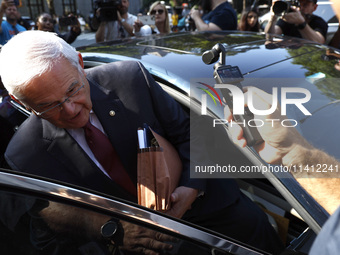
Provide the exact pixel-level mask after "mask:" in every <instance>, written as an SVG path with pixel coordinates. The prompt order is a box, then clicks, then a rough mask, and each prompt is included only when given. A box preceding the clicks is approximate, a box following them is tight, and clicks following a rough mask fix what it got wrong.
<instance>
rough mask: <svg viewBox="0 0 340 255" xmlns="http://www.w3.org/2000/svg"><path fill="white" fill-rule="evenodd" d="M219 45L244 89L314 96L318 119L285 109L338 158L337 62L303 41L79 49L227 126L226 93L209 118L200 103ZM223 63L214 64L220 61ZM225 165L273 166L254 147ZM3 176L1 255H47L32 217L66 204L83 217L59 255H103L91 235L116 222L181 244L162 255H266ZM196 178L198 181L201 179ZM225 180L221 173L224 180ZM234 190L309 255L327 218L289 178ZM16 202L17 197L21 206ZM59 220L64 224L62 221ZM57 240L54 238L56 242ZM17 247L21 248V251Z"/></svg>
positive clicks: (204, 36)
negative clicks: (130, 66)
mask: <svg viewBox="0 0 340 255" xmlns="http://www.w3.org/2000/svg"><path fill="white" fill-rule="evenodd" d="M217 44H218V45H220V47H223V49H224V51H225V58H223V60H224V61H225V63H224V64H225V65H229V66H230V67H237V68H238V69H239V70H240V73H241V75H242V81H241V80H239V82H241V83H242V85H243V86H246V85H252V86H256V87H259V88H261V89H263V90H264V91H266V92H268V93H273V88H274V87H275V88H277V89H278V91H279V92H280V91H281V92H282V91H283V88H294V87H299V88H303V89H305V91H306V90H307V91H309V92H310V95H311V99H310V100H309V101H308V102H307V103H305V104H304V106H305V108H306V109H308V110H309V111H310V112H311V115H304V114H303V112H301V111H299V109H297V108H296V107H294V106H292V107H287V119H288V118H289V119H293V120H295V121H296V123H297V127H296V128H298V130H299V132H300V133H301V134H302V135H303V136H304V137H305V138H306V139H307V140H308V141H309V142H310V143H312V144H313V145H314V146H315V147H318V148H322V149H323V150H324V151H326V152H327V153H329V154H331V155H333V156H334V157H336V158H338V159H339V158H340V155H339V153H340V151H339V150H337V149H336V148H337V147H338V145H337V141H338V140H339V139H338V136H339V132H337V130H338V127H339V124H340V123H339V118H338V117H337V114H338V106H339V104H338V99H339V98H340V94H339V93H340V90H339V89H338V85H337V84H338V80H337V79H338V78H339V77H340V72H339V71H338V70H337V65H338V58H337V57H338V53H337V52H336V51H335V50H334V49H332V48H329V47H327V46H324V45H320V44H316V43H311V42H310V41H305V40H300V39H296V38H289V37H287V38H286V37H280V36H268V35H265V34H262V33H241V32H228V31H225V32H218V33H216V32H215V33H213V32H205V33H178V34H170V35H168V36H152V37H145V38H137V39H134V38H131V39H125V40H123V41H113V42H107V43H103V44H94V45H90V46H87V47H81V48H79V49H78V50H79V51H80V52H81V54H82V56H83V59H84V64H85V68H92V67H94V66H98V65H102V64H106V63H110V62H115V61H124V60H135V61H140V62H141V63H142V64H143V65H144V66H145V67H146V69H147V70H148V71H149V72H150V73H151V74H152V75H153V77H154V78H155V80H156V81H157V82H158V83H159V84H160V85H161V86H162V88H163V89H164V90H165V91H166V92H167V93H169V94H170V95H171V96H172V97H173V98H174V99H175V100H176V101H177V102H178V103H180V104H181V105H182V106H183V108H184V109H185V110H186V111H188V113H190V114H195V115H200V114H206V115H210V116H211V117H213V118H215V119H220V120H221V119H222V120H223V118H224V117H225V116H224V106H223V105H225V103H224V102H222V101H221V105H220V104H219V98H223V93H222V92H223V91H222V92H221V91H220V90H217V94H215V95H214V94H213V93H212V92H211V91H210V92H211V94H212V97H209V96H208V97H207V99H206V103H207V109H206V112H205V113H203V112H202V110H204V109H203V107H202V104H201V101H202V98H204V97H203V96H202V95H204V93H205V92H204V91H203V90H202V87H204V88H206V87H205V86H200V84H201V83H204V84H206V85H209V86H211V87H214V86H215V83H216V81H215V80H214V79H213V71H214V68H213V64H211V65H207V64H205V63H204V62H203V61H202V54H203V53H204V52H206V51H208V50H211V49H212V47H214V46H216V45H217ZM220 56H221V55H218V57H220ZM218 57H217V58H215V59H214V61H212V62H217V61H221V59H220V60H219V59H218ZM293 97H294V98H299V97H301V95H296V94H294V95H293ZM214 101H215V102H214ZM217 102H218V103H217ZM16 107H18V108H20V106H16ZM27 114H29V113H27ZM227 127H228V125H223V128H224V132H225V134H228V128H227ZM330 134H331V135H330ZM223 139H225V140H222V142H225V143H226V144H230V146H233V145H232V144H231V143H230V141H228V136H227V135H226V136H225V138H223ZM228 146H229V145H228ZM226 157H227V158H230V159H234V160H235V161H233V162H234V163H235V164H236V165H238V166H242V165H245V164H246V162H247V164H250V165H251V166H258V167H260V166H265V165H267V164H266V163H265V162H264V161H263V160H262V159H261V158H260V157H259V156H258V155H257V154H256V153H255V151H254V150H253V149H252V148H251V147H246V148H244V149H240V148H237V147H234V146H233V147H232V148H231V149H230V150H228V154H227V155H226ZM0 176H1V177H0V194H1V196H2V200H1V201H3V202H2V203H1V212H2V216H1V228H2V229H3V230H2V231H1V233H2V238H1V241H0V250H1V251H2V254H40V253H39V252H40V251H41V250H42V248H45V249H46V247H44V245H45V244H44V243H37V242H36V240H32V239H30V237H31V232H30V231H32V224H38V226H41V227H46V226H44V225H43V224H44V222H41V221H39V219H37V218H35V216H36V214H35V211H34V210H33V211H32V208H35V206H36V205H38V206H41V207H40V208H44V206H46V204H48V203H52V202H56V203H57V204H59V205H61V206H62V207H63V208H64V210H65V211H67V210H77V211H78V212H79V213H78V215H79V218H78V219H74V221H73V222H72V223H73V224H72V226H70V228H71V230H72V231H71V230H70V231H69V232H65V233H61V234H59V233H58V234H59V235H60V236H58V237H60V238H59V239H58V240H60V242H63V244H67V243H68V242H70V246H67V245H63V246H62V247H63V248H65V247H67V248H68V249H66V250H60V251H59V253H57V254H106V253H105V252H107V250H105V249H106V248H105V245H104V246H103V245H102V244H101V243H99V244H98V242H97V240H95V239H93V238H91V233H90V232H89V231H88V228H86V227H85V226H88V225H90V224H91V223H92V222H95V220H96V219H97V218H98V217H107V218H110V217H116V218H119V219H121V220H122V221H126V222H129V223H131V224H134V225H138V226H142V227H144V228H146V229H150V230H152V231H155V232H159V233H162V234H166V235H167V236H171V237H174V238H175V239H173V240H176V241H172V244H173V245H174V247H175V248H174V249H173V250H172V251H160V253H161V254H184V253H186V254H266V253H265V252H263V251H259V250H257V249H255V248H253V247H250V246H249V245H247V244H242V243H240V242H238V241H237V240H232V239H230V238H229V237H226V236H222V235H220V234H218V233H214V232H212V231H209V230H207V229H203V228H201V227H198V226H195V225H192V224H190V223H188V222H184V221H181V220H178V219H173V218H171V217H168V216H166V215H165V214H162V213H159V212H156V211H153V210H150V209H147V208H144V207H141V206H139V205H137V204H133V203H131V202H127V201H123V200H120V199H119V198H114V197H109V196H107V195H105V194H98V193H97V192H94V191H91V190H84V189H83V188H82V187H75V186H72V185H70V184H66V183H59V182H57V181H54V180H46V179H41V178H39V177H36V176H27V175H24V174H21V173H16V172H12V171H11V170H9V169H3V170H2V171H1V172H0ZM192 177H193V178H195V173H192ZM203 177H204V178H210V177H211V176H209V175H204V176H203ZM225 177H226V176H223V174H222V175H219V176H217V178H225ZM254 177H256V178H254ZM214 178H216V176H215V177H214ZM237 181H238V184H239V186H240V188H241V190H242V192H244V193H245V194H246V195H248V196H249V197H250V198H251V199H252V200H253V201H255V202H257V203H258V204H260V205H261V206H262V207H263V208H264V210H265V211H266V212H267V214H268V217H269V219H270V222H271V223H272V225H273V227H274V228H275V229H276V230H277V231H278V234H279V235H280V237H281V238H282V240H284V242H285V244H286V247H287V250H290V251H299V252H301V253H302V254H307V253H308V251H309V249H310V247H311V244H312V242H313V240H314V239H315V237H316V235H317V234H318V233H319V231H320V229H321V227H322V225H323V224H324V222H325V221H326V220H327V219H328V217H329V214H328V213H327V212H326V211H325V210H324V209H323V208H322V207H321V206H320V205H319V204H318V203H317V202H316V201H315V200H314V199H313V198H312V197H311V196H310V195H309V194H308V193H307V192H306V191H305V190H304V189H303V188H302V187H301V186H300V185H299V184H298V183H297V181H296V180H295V179H294V178H292V177H291V176H290V174H289V173H284V172H270V171H268V172H262V173H261V174H260V175H258V174H257V175H255V176H253V175H251V174H249V175H248V174H244V175H240V176H238V178H237ZM221 195H227V194H221ZM13 197H15V198H16V200H14V201H15V202H13ZM33 205H35V206H33ZM56 217H64V215H63V214H62V213H60V214H59V213H58V214H56ZM32 219H33V220H32ZM84 219H86V220H85V221H84ZM35 220H37V221H35ZM41 224H42V225H41ZM98 231H99V230H98ZM242 231H247V230H246V229H244V230H242ZM58 234H57V233H51V238H52V237H54V235H58ZM17 240H22V242H21V244H20V245H18V241H17ZM75 240H76V241H77V243H78V244H79V245H78V246H77V247H74V246H72V245H71V243H72V242H71V241H75ZM39 249H41V250H39ZM123 254H124V252H123Z"/></svg>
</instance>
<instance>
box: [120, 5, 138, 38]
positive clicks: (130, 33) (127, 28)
mask: <svg viewBox="0 0 340 255" xmlns="http://www.w3.org/2000/svg"><path fill="white" fill-rule="evenodd" d="M117 18H118V22H119V23H120V24H122V26H123V27H124V29H125V30H126V32H128V33H129V35H130V36H134V33H133V25H130V24H129V23H127V21H126V20H125V19H124V22H122V21H123V18H122V16H121V15H120V12H119V11H117Z"/></svg>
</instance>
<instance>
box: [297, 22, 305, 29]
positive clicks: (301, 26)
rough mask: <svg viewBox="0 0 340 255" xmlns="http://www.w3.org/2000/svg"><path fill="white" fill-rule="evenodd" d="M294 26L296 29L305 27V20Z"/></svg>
mask: <svg viewBox="0 0 340 255" xmlns="http://www.w3.org/2000/svg"><path fill="white" fill-rule="evenodd" d="M295 26H296V28H297V29H299V30H302V29H305V27H306V26H307V22H306V21H304V22H302V23H300V24H298V25H295Z"/></svg>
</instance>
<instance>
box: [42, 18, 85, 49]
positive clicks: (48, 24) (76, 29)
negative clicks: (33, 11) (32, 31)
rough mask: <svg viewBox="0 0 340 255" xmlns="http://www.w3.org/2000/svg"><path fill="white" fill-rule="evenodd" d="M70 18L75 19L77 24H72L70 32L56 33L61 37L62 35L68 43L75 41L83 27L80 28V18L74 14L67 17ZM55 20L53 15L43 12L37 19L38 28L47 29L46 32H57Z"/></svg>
mask: <svg viewBox="0 0 340 255" xmlns="http://www.w3.org/2000/svg"><path fill="white" fill-rule="evenodd" d="M67 18H69V19H70V20H71V19H72V20H75V24H74V25H70V29H69V31H68V32H66V33H58V32H57V33H56V34H57V35H58V36H59V37H61V38H62V39H64V41H66V42H67V43H70V44H71V43H73V42H74V41H75V40H76V39H77V37H78V35H80V33H81V28H80V23H79V21H78V19H77V18H76V17H74V16H73V15H72V14H71V15H70V16H69V17H67ZM54 24H55V22H54V20H53V18H52V16H51V15H50V14H48V13H46V12H45V13H41V14H40V15H39V16H38V17H37V20H36V29H37V30H42V31H46V32H55V31H54Z"/></svg>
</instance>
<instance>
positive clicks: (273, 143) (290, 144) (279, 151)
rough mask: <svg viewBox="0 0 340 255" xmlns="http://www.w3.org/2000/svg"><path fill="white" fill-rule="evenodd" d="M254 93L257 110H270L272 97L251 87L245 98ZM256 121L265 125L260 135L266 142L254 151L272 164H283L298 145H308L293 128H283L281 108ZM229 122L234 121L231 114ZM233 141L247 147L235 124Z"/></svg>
mask: <svg viewBox="0 0 340 255" xmlns="http://www.w3.org/2000/svg"><path fill="white" fill-rule="evenodd" d="M250 91H251V93H252V97H253V102H254V104H255V108H256V109H270V108H271V102H272V97H271V95H270V94H268V93H266V92H264V91H263V90H260V89H258V88H254V87H249V88H248V90H247V92H246V93H245V98H248V96H247V95H246V94H247V93H250ZM254 119H260V120H262V121H263V123H264V125H263V126H261V127H259V128H258V130H259V133H260V135H261V136H262V138H263V140H264V142H263V143H261V144H258V145H256V146H254V149H255V150H256V151H257V152H258V153H259V155H260V156H261V157H262V158H263V159H264V160H265V161H266V162H268V163H270V164H280V163H282V158H283V157H284V156H285V155H286V154H287V153H288V152H289V151H291V150H293V149H294V148H295V147H296V146H297V145H301V144H302V145H304V146H305V145H306V146H307V143H306V141H305V140H304V139H303V137H302V136H301V135H300V134H299V133H298V131H297V130H296V129H295V128H293V127H283V126H282V125H281V120H283V118H282V116H281V113H280V110H279V108H277V109H276V110H275V111H274V112H273V113H272V114H270V115H255V116H254ZM267 119H275V120H278V121H273V122H272V121H266V120H267ZM227 120H228V122H230V121H231V120H232V115H231V113H230V112H229V116H228V118H227ZM229 130H230V132H231V135H232V138H233V141H234V143H235V144H237V145H239V146H241V147H245V146H246V145H247V142H246V139H245V138H244V137H243V130H242V128H241V127H240V126H239V125H236V124H234V123H233V125H232V126H231V125H229Z"/></svg>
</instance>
